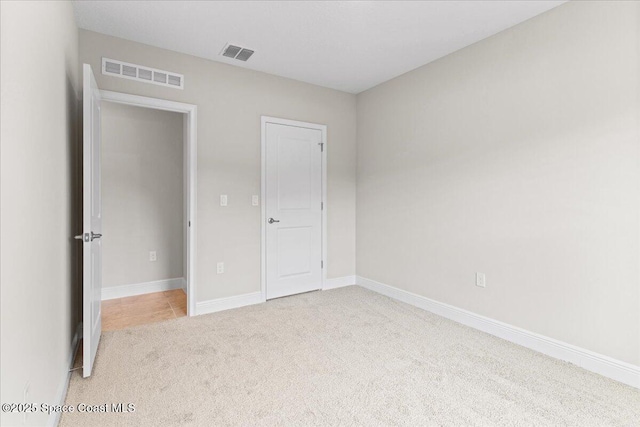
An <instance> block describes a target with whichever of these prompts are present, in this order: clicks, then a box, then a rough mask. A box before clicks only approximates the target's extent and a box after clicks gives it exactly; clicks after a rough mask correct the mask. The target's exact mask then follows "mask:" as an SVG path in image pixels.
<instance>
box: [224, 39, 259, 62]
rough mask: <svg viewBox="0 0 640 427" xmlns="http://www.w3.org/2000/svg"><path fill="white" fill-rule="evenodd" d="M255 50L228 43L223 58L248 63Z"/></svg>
mask: <svg viewBox="0 0 640 427" xmlns="http://www.w3.org/2000/svg"><path fill="white" fill-rule="evenodd" d="M253 52H254V51H253V50H251V49H247V48H245V47H240V46H236V45H233V44H229V43H227V45H226V46H225V47H224V49H222V53H221V55H222V56H226V57H227V58H234V59H238V60H240V61H246V60H247V59H249V58H250V57H251V55H253Z"/></svg>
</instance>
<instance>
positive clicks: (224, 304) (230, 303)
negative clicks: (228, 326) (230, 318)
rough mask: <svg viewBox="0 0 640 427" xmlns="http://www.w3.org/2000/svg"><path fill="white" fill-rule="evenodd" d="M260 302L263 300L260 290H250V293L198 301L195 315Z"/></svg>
mask: <svg viewBox="0 0 640 427" xmlns="http://www.w3.org/2000/svg"><path fill="white" fill-rule="evenodd" d="M262 302H264V300H263V299H262V292H252V293H250V294H244V295H236V296H232V297H227V298H218V299H212V300H208V301H200V302H198V303H197V304H196V315H200V314H208V313H215V312H218V311H223V310H230V309H232V308H239V307H244V306H247V305H254V304H260V303H262Z"/></svg>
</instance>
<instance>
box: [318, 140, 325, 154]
mask: <svg viewBox="0 0 640 427" xmlns="http://www.w3.org/2000/svg"><path fill="white" fill-rule="evenodd" d="M318 145H319V146H320V152H321V153H322V152H323V151H324V142H318Z"/></svg>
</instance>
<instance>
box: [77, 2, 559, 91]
mask: <svg viewBox="0 0 640 427" xmlns="http://www.w3.org/2000/svg"><path fill="white" fill-rule="evenodd" d="M562 3H564V1H362V2H359V1H333V2H328V1H327V2H323V1H271V2H260V1H149V0H146V1H75V2H74V9H75V13H76V19H77V22H78V26H79V27H80V28H84V29H87V30H91V31H96V32H99V33H103V34H108V35H112V36H116V37H121V38H124V39H129V40H133V41H137V42H140V43H145V44H149V45H152V46H157V47H161V48H165V49H170V50H174V51H177V52H182V53H187V54H190V55H195V56H199V57H202V58H207V59H211V60H214V61H219V62H224V63H228V64H233V65H236V66H239V67H245V68H250V69H253V70H259V71H264V72H266V73H271V74H276V75H279V76H284V77H289V78H292V79H296V80H301V81H304V82H308V83H313V84H316V85H320V86H325V87H329V88H333V89H338V90H342V91H345V92H351V93H358V92H361V91H363V90H366V89H369V88H370V87H373V86H375V85H377V84H379V83H382V82H384V81H386V80H389V79H391V78H393V77H396V76H398V75H400V74H403V73H406V72H407V71H410V70H412V69H414V68H417V67H419V66H421V65H424V64H426V63H428V62H431V61H433V60H435V59H438V58H441V57H443V56H445V55H447V54H449V53H451V52H454V51H456V50H458V49H461V48H463V47H465V46H468V45H470V44H472V43H475V42H477V41H479V40H482V39H484V38H486V37H489V36H491V35H493V34H496V33H498V32H500V31H502V30H505V29H507V28H509V27H511V26H513V25H516V24H518V23H520V22H522V21H525V20H527V19H529V18H531V17H533V16H536V15H538V14H540V13H543V12H545V11H547V10H549V9H552V8H554V7H556V6H558V5H559V4H562ZM227 42H231V43H234V44H237V45H239V46H243V47H248V48H250V49H254V50H255V51H256V53H255V54H254V55H253V56H252V57H251V58H250V59H249V61H248V62H246V63H245V62H241V61H238V60H234V59H229V58H225V57H222V56H220V55H219V54H220V52H221V50H222V49H223V47H224V45H225V44H226V43H227ZM114 59H118V58H114ZM175 71H176V72H184V70H175Z"/></svg>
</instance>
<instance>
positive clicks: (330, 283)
mask: <svg viewBox="0 0 640 427" xmlns="http://www.w3.org/2000/svg"><path fill="white" fill-rule="evenodd" d="M355 284H356V276H344V277H335V278H333V279H327V280H326V281H325V282H324V286H323V287H322V290H323V291H326V290H329V289H335V288H342V287H344V286H350V285H355Z"/></svg>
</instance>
